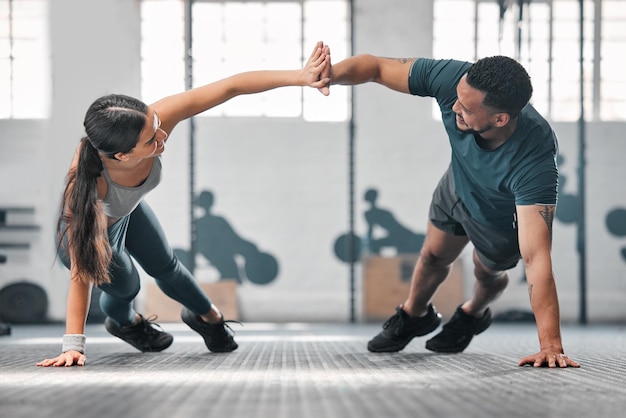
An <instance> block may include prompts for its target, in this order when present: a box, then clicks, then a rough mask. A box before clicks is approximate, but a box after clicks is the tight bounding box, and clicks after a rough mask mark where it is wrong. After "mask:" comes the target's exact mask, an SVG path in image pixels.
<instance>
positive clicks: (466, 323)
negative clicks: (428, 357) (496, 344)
mask: <svg viewBox="0 0 626 418" xmlns="http://www.w3.org/2000/svg"><path fill="white" fill-rule="evenodd" d="M489 325H491V310H490V309H489V308H487V310H485V313H484V314H483V316H482V317H481V318H477V317H475V316H471V315H468V314H466V313H465V311H463V309H461V306H459V307H458V308H456V312H454V315H452V318H450V321H448V323H447V324H445V325H444V326H443V329H442V330H441V332H440V333H439V334H437V335H435V336H434V337H433V338H431V339H430V340H428V341H426V348H427V349H429V350H430V351H436V352H438V353H460V352H461V351H463V350H465V349H466V348H467V346H468V345H469V343H470V341H472V338H473V337H474V335H478V334H480V333H481V332H483V331H484V330H486V329H487V328H489Z"/></svg>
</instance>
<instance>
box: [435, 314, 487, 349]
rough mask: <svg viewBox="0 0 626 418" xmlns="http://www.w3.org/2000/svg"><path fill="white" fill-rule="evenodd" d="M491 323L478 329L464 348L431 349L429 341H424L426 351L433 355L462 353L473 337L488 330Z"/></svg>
mask: <svg viewBox="0 0 626 418" xmlns="http://www.w3.org/2000/svg"><path fill="white" fill-rule="evenodd" d="M491 322H492V321H489V322H488V323H487V324H486V325H485V326H484V327H482V328H480V329H478V330H477V331H476V332H475V333H474V334H473V335H472V336H471V337H470V339H469V341H467V344H465V345H464V346H462V347H460V346H457V347H450V348H437V347H433V346H431V345H430V341H431V340H428V341H426V349H427V350H430V351H434V352H435V353H461V352H463V351H464V350H465V349H466V348H467V347H468V346H469V345H470V343H471V342H472V340H473V339H474V337H475V336H476V335H480V334H482V333H483V332H484V331H486V330H487V328H489V326H490V325H491Z"/></svg>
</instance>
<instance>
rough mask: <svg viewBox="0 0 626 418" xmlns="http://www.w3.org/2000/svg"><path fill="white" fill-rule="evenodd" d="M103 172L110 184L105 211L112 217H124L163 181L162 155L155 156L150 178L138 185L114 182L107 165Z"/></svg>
mask: <svg viewBox="0 0 626 418" xmlns="http://www.w3.org/2000/svg"><path fill="white" fill-rule="evenodd" d="M102 173H103V174H104V178H105V179H106V181H107V184H108V191H107V194H106V196H104V199H102V203H103V206H104V213H106V215H107V216H108V217H110V218H122V217H124V216H126V215H128V214H130V213H131V212H132V211H133V210H135V208H136V207H137V205H139V202H141V199H143V197H144V196H145V195H146V194H147V193H148V192H149V191H150V190H152V189H154V188H155V187H156V186H157V185H158V184H159V183H160V182H161V156H157V157H155V158H154V162H153V163H152V168H151V169H150V174H148V178H147V179H146V181H144V182H143V183H141V184H140V185H139V186H137V187H126V186H121V185H119V184H117V183H114V182H113V181H112V180H111V176H109V172H108V171H107V169H106V167H105V168H104V169H103V170H102Z"/></svg>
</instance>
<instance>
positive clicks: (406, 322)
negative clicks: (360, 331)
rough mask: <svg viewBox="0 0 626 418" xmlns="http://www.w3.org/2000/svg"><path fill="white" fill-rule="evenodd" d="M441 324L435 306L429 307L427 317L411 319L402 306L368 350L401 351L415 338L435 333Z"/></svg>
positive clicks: (379, 351) (370, 343)
mask: <svg viewBox="0 0 626 418" xmlns="http://www.w3.org/2000/svg"><path fill="white" fill-rule="evenodd" d="M440 323H441V314H439V313H438V312H437V311H436V310H435V308H434V306H433V305H428V312H427V313H426V315H425V316H421V317H418V318H411V317H410V316H409V315H408V314H407V313H406V312H404V310H403V309H402V305H400V306H398V307H396V313H395V314H394V315H393V316H392V317H391V318H389V319H388V320H387V321H386V322H385V323H384V324H383V330H382V331H381V332H380V333H379V334H378V335H376V336H375V337H374V338H372V339H371V340H370V341H369V342H368V343H367V349H368V350H369V351H372V352H375V353H390V352H395V351H400V350H402V349H403V348H404V347H406V345H407V344H408V343H409V342H410V341H411V340H412V339H413V338H414V337H419V336H422V335H426V334H428V333H429V332H432V331H434V330H435V329H436V328H437V327H438V326H439V324H440Z"/></svg>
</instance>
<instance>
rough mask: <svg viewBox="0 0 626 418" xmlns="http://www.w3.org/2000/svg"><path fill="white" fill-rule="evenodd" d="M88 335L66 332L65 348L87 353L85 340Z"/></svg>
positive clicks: (64, 349) (65, 349)
mask: <svg viewBox="0 0 626 418" xmlns="http://www.w3.org/2000/svg"><path fill="white" fill-rule="evenodd" d="M86 340H87V337H85V334H65V335H63V350H62V352H63V353H65V352H66V351H78V352H79V353H81V354H85V341H86Z"/></svg>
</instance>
